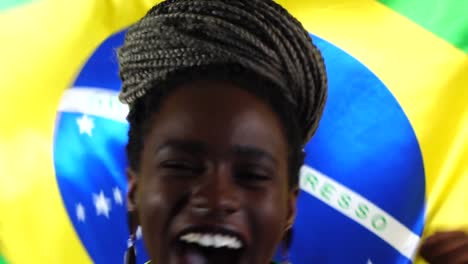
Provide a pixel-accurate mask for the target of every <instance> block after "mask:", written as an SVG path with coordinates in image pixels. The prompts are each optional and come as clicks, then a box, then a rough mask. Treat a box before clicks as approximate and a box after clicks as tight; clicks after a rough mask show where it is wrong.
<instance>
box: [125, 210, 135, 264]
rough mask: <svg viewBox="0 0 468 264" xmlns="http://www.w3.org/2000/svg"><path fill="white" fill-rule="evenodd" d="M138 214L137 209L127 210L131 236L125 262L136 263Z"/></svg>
mask: <svg viewBox="0 0 468 264" xmlns="http://www.w3.org/2000/svg"><path fill="white" fill-rule="evenodd" d="M135 218H136V215H135V211H133V210H129V211H128V212H127V222H128V230H129V231H130V237H129V238H128V241H127V250H126V251H125V255H124V264H136V250H135V240H136V235H135V233H136V230H137V227H136V225H137V224H136V221H135V220H136V219H135Z"/></svg>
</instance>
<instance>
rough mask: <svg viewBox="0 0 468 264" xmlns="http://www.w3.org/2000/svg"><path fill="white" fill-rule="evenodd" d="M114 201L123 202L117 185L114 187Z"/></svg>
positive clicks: (120, 203)
mask: <svg viewBox="0 0 468 264" xmlns="http://www.w3.org/2000/svg"><path fill="white" fill-rule="evenodd" d="M114 201H115V203H116V204H119V205H122V204H123V198H122V192H121V191H120V189H119V187H115V188H114Z"/></svg>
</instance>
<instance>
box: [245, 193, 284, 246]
mask: <svg viewBox="0 0 468 264" xmlns="http://www.w3.org/2000/svg"><path fill="white" fill-rule="evenodd" d="M247 206H249V215H250V217H249V218H250V222H251V223H252V226H251V228H252V232H253V233H254V235H255V237H257V238H258V241H256V242H255V243H256V244H257V245H262V247H264V249H265V250H266V251H269V252H265V253H266V254H272V251H274V250H275V249H276V246H277V245H278V243H279V242H280V241H281V239H282V237H283V230H284V226H285V223H286V215H287V199H286V196H285V195H283V194H281V193H278V192H268V193H267V194H265V195H263V196H261V197H257V199H251V200H250V201H249V202H248V205H247Z"/></svg>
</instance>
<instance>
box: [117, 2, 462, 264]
mask: <svg viewBox="0 0 468 264" xmlns="http://www.w3.org/2000/svg"><path fill="white" fill-rule="evenodd" d="M119 63H120V68H121V72H120V75H121V79H122V81H123V88H122V92H121V94H120V99H121V100H122V101H123V102H125V103H128V104H129V106H130V113H129V115H128V121H129V123H130V130H129V143H128V146H127V154H128V160H129V169H128V173H127V174H128V181H129V192H128V209H129V223H130V229H131V231H132V236H131V239H130V243H129V248H130V250H129V254H128V255H127V263H132V262H134V261H135V260H134V257H135V256H134V251H133V238H134V237H135V231H136V227H137V226H139V225H140V226H141V227H142V232H143V238H144V243H145V247H146V249H147V252H148V254H149V256H150V257H151V260H152V261H153V263H164V264H170V263H253V264H266V263H269V262H270V260H271V259H272V257H273V255H274V253H275V250H276V249H277V247H278V246H279V245H282V246H283V247H282V248H283V249H284V256H285V261H286V260H287V248H288V246H289V243H290V241H291V234H292V233H291V226H292V224H293V221H294V216H295V210H296V209H295V208H296V207H295V204H296V199H297V194H298V176H299V168H300V167H301V165H302V163H303V159H304V153H303V151H302V150H303V147H304V145H305V144H306V143H307V142H308V141H309V140H310V138H311V137H312V135H313V134H314V132H315V130H316V129H317V126H318V122H319V120H320V117H321V115H322V111H323V108H324V104H325V100H326V95H327V78H326V73H325V66H324V63H323V59H322V56H321V55H320V52H319V51H318V50H317V48H316V47H315V46H314V45H313V43H312V41H311V39H310V37H309V35H308V33H307V32H306V31H305V30H304V28H303V27H302V26H301V24H300V23H299V22H298V21H297V20H296V19H294V18H293V17H292V16H291V15H290V14H289V13H288V12H287V11H286V10H284V9H283V8H282V7H280V6H279V5H277V4H275V3H274V2H273V1H271V0H237V1H229V0H169V1H166V2H163V3H162V4H159V5H157V6H155V7H154V8H153V9H151V10H150V11H149V12H148V13H147V15H146V16H145V17H144V18H143V19H142V20H141V21H139V22H138V23H136V24H135V25H133V26H132V27H131V28H130V29H129V31H128V33H127V35H126V40H125V43H124V45H123V47H122V48H121V49H120V51H119ZM467 241H468V239H467V236H466V234H464V233H460V232H458V233H457V232H455V233H443V234H437V235H435V236H433V237H432V239H431V238H430V239H428V240H427V241H426V243H425V244H424V245H423V247H422V254H423V256H425V257H426V258H427V259H428V260H429V262H430V263H432V262H434V263H466V262H464V260H467V259H468V257H467V255H468V254H466V252H467V251H466V250H464V249H466V247H467V245H468V243H466V242H467Z"/></svg>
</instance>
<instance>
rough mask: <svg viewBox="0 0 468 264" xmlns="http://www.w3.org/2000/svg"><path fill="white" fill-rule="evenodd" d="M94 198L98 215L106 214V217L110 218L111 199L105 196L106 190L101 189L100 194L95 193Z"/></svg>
mask: <svg viewBox="0 0 468 264" xmlns="http://www.w3.org/2000/svg"><path fill="white" fill-rule="evenodd" d="M93 200H94V206H95V207H96V213H97V215H104V216H105V217H106V218H109V212H110V210H111V208H110V207H111V201H110V199H109V198H107V197H106V196H104V192H103V191H102V190H101V191H100V192H99V195H96V194H94V193H93Z"/></svg>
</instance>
